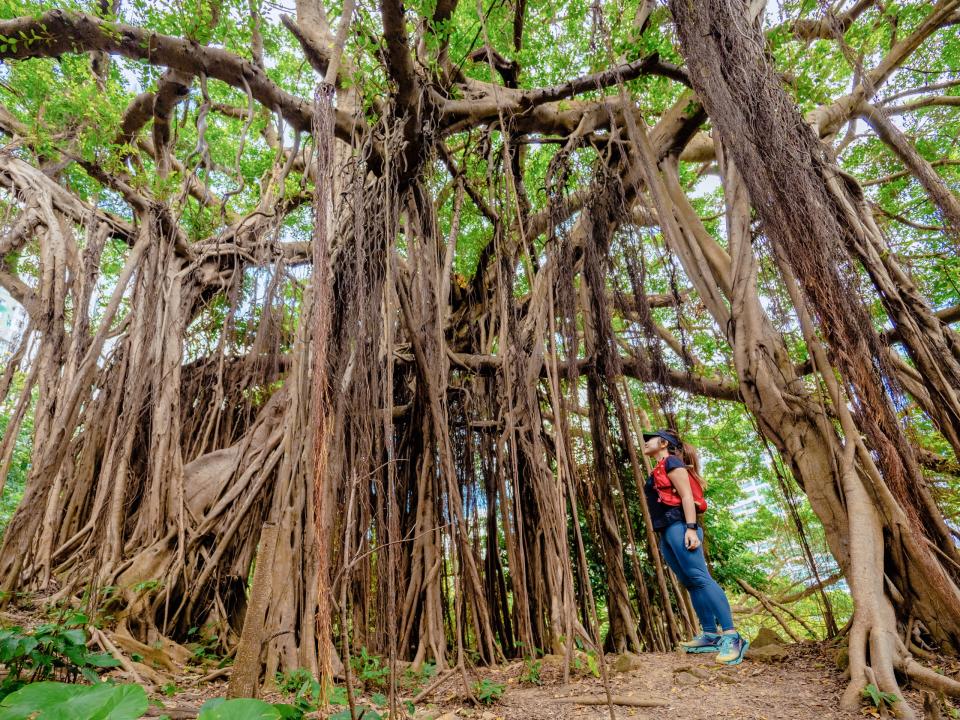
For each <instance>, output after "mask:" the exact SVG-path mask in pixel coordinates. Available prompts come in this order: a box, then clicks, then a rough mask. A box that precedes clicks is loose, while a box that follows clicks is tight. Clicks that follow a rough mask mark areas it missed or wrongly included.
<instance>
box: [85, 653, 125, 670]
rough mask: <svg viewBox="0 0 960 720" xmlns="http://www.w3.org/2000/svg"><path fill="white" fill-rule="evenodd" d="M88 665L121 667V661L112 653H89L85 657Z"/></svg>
mask: <svg viewBox="0 0 960 720" xmlns="http://www.w3.org/2000/svg"><path fill="white" fill-rule="evenodd" d="M84 660H85V661H86V663H87V664H88V665H93V666H94V667H101V668H112V667H120V664H121V663H120V661H119V660H117V659H116V658H115V657H114V656H113V655H111V654H110V653H88V654H87V656H86V657H85V658H84Z"/></svg>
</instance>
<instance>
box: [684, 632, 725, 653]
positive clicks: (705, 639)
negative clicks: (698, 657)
mask: <svg viewBox="0 0 960 720" xmlns="http://www.w3.org/2000/svg"><path fill="white" fill-rule="evenodd" d="M722 637H723V636H722V635H717V633H711V632H702V633H700V634H699V635H697V636H696V637H695V638H694V639H693V640H684V641H683V642H681V643H680V647H681V648H683V649H684V650H686V651H687V652H688V653H712V652H720V640H721V638H722Z"/></svg>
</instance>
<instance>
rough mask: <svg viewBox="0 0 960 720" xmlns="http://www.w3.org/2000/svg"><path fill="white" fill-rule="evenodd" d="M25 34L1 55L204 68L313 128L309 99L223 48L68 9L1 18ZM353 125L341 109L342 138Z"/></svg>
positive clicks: (3, 31)
mask: <svg viewBox="0 0 960 720" xmlns="http://www.w3.org/2000/svg"><path fill="white" fill-rule="evenodd" d="M20 33H24V35H25V36H26V37H28V38H31V40H29V41H22V42H19V43H17V44H16V45H8V46H7V49H6V50H4V51H3V52H0V60H25V59H27V58H38V57H54V58H55V57H59V56H60V55H64V54H68V53H77V52H89V51H93V50H97V51H102V52H106V53H110V54H116V55H122V56H124V57H127V58H130V59H132V60H142V61H145V62H148V63H150V64H151V65H161V66H165V67H168V68H172V69H174V70H180V71H182V72H185V73H193V74H199V73H201V72H202V73H205V74H206V75H207V76H208V77H212V78H216V79H217V80H221V81H222V82H225V83H227V84H228V85H230V86H232V87H235V88H238V89H243V88H244V85H245V83H246V85H248V86H249V87H250V91H251V93H252V94H253V96H254V98H255V99H256V100H257V102H259V103H260V104H261V105H263V106H265V107H267V108H269V109H271V110H275V111H277V112H279V113H280V114H281V115H283V117H284V119H285V120H286V121H287V122H289V123H290V124H291V125H292V126H293V127H294V128H295V129H297V130H299V131H306V132H309V131H310V128H311V126H312V117H313V110H312V103H311V101H310V100H307V99H304V98H299V97H296V96H294V95H291V94H290V93H288V92H286V91H285V90H283V89H282V88H280V87H279V86H278V85H277V84H276V83H274V82H273V81H272V80H271V79H270V78H269V77H267V75H266V73H265V72H264V71H263V70H262V69H261V68H259V67H257V66H256V65H255V64H254V63H252V62H250V61H249V60H246V59H244V58H241V57H239V56H237V55H234V54H233V53H231V52H228V51H226V50H223V49H221V48H216V47H209V46H206V45H200V44H199V43H196V42H194V41H193V40H189V39H186V38H177V37H171V36H169V35H161V34H159V33H154V32H151V31H149V30H144V29H142V28H138V27H133V26H132V25H126V24H124V23H112V22H106V21H104V20H101V19H99V18H97V17H94V16H92V15H87V14H84V13H75V12H68V11H64V10H51V11H50V12H47V13H44V14H43V15H41V16H39V17H19V18H13V19H11V20H5V21H2V22H0V35H4V36H7V37H20ZM354 127H355V122H354V119H353V118H351V117H349V116H347V115H346V114H345V113H343V112H341V111H336V134H337V137H338V138H340V139H342V140H349V139H350V138H351V137H352V136H353V134H354Z"/></svg>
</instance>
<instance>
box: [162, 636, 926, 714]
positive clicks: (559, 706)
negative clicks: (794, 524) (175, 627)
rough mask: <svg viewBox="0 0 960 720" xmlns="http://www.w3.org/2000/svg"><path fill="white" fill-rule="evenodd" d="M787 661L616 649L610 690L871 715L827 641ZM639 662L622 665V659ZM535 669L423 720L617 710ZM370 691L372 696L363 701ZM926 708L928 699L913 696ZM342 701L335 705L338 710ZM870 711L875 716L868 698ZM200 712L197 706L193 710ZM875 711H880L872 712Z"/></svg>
mask: <svg viewBox="0 0 960 720" xmlns="http://www.w3.org/2000/svg"><path fill="white" fill-rule="evenodd" d="M783 650H784V652H783V653H782V655H783V657H782V659H780V660H779V661H778V662H774V663H770V662H762V661H758V660H751V659H747V660H744V662H743V663H741V664H740V665H738V666H734V667H727V666H722V665H718V664H716V663H715V662H714V660H713V656H712V655H687V654H680V653H648V654H643V655H640V656H626V657H627V658H628V659H629V662H628V663H626V662H624V656H621V657H619V658H618V657H615V656H608V658H607V663H608V668H609V678H610V685H611V692H612V694H614V695H616V696H621V697H628V698H636V699H642V700H662V701H664V702H665V703H666V705H662V706H659V707H650V708H641V707H626V706H618V707H617V708H616V716H617V718H631V719H635V720H646V719H647V718H651V719H653V718H665V717H670V718H684V719H689V720H701V719H703V720H706V719H707V718H729V719H731V720H741V719H742V720H800V719H801V718H802V719H806V718H822V719H824V720H834V719H838V720H839V719H840V718H843V719H845V720H850V719H851V718H858V717H859V718H862V717H864V714H860V713H845V712H842V711H841V710H840V709H839V707H838V706H839V698H840V694H841V692H842V691H843V688H844V684H845V680H844V676H843V673H842V672H841V671H840V670H839V669H838V668H837V666H836V663H835V659H834V652H835V651H833V650H830V649H826V648H823V647H821V646H820V645H818V644H813V643H805V644H803V645H787V646H784V648H783ZM627 664H629V665H632V667H630V668H629V669H625V670H624V671H619V672H618V671H617V670H616V669H615V668H616V666H617V665H620V666H621V667H624V666H625V665H627ZM526 670H527V668H526V667H525V666H524V664H523V663H522V662H513V663H509V664H506V665H503V666H499V667H496V668H478V669H477V670H476V671H475V672H471V673H470V680H471V682H472V681H474V680H478V681H482V680H483V679H487V680H488V681H489V682H491V683H499V684H502V685H503V686H504V688H505V690H504V693H503V696H502V697H501V698H500V700H499V701H497V702H495V703H493V704H491V705H488V706H485V705H480V706H474V705H473V704H471V703H470V702H469V701H468V700H467V699H466V696H465V692H464V689H463V683H462V681H461V680H460V679H459V677H452V678H451V679H450V680H449V681H447V682H446V683H444V684H443V685H441V686H440V687H439V688H438V689H437V691H436V692H434V693H433V694H432V695H431V696H430V697H429V698H427V699H425V700H424V701H422V702H421V703H420V704H419V705H418V706H417V708H416V711H415V718H416V720H560V719H562V718H571V719H580V718H582V719H583V720H594V719H596V720H602V719H603V718H608V717H609V712H608V709H607V707H606V705H599V706H582V705H578V704H576V703H574V702H570V701H569V700H566V699H565V698H574V697H576V698H599V697H602V696H603V692H604V691H603V683H602V682H601V681H600V680H599V679H597V678H595V677H593V676H590V675H587V676H586V677H584V676H583V675H581V676H579V677H576V676H572V677H571V681H570V682H569V683H568V684H564V683H563V677H562V665H561V664H560V663H559V662H556V661H555V660H554V659H553V658H551V657H550V656H548V657H547V658H546V659H545V660H544V661H543V663H542V665H541V677H540V681H541V684H540V685H533V684H530V683H529V682H523V681H522V680H521V677H522V676H523V675H524V673H525V671H526ZM225 693H226V682H212V683H208V684H206V685H204V686H201V687H197V688H195V689H193V690H186V691H183V692H178V693H177V694H176V695H174V696H173V697H162V700H163V701H164V703H165V705H166V706H167V709H166V710H159V709H158V710H157V712H158V714H163V713H170V714H171V716H172V717H173V718H174V719H175V718H176V717H177V716H178V715H179V713H177V712H176V711H174V712H173V713H171V709H174V708H175V709H177V710H180V711H182V713H183V714H182V715H180V717H189V716H190V715H189V714H188V713H189V711H190V710H191V709H192V708H198V707H199V706H200V705H201V704H202V703H203V701H204V700H205V699H207V698H209V697H217V696H223V695H224V694H225ZM367 697H369V695H365V697H364V699H366V698H367ZM264 699H265V700H269V701H273V702H289V701H290V696H289V695H287V694H284V693H279V692H270V693H266V694H265V696H264ZM911 700H912V701H913V702H915V703H916V705H915V707H918V708H919V707H920V706H921V704H922V703H921V702H920V701H919V698H915V697H911ZM337 709H338V708H334V710H337ZM864 710H865V711H866V712H867V713H870V710H869V708H868V707H867V706H866V705H865V707H864ZM194 712H196V710H194ZM870 714H872V713H870Z"/></svg>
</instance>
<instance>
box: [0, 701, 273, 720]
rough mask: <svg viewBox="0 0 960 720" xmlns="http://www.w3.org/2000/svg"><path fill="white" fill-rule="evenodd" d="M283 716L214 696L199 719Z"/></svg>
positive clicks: (262, 705) (260, 704)
mask: <svg viewBox="0 0 960 720" xmlns="http://www.w3.org/2000/svg"><path fill="white" fill-rule="evenodd" d="M283 717H284V716H283V715H281V714H280V711H279V710H277V708H275V707H274V706H273V705H270V704H269V703H265V702H264V701H263V700H254V699H253V698H235V699H233V700H224V699H223V698H214V699H213V700H208V701H207V702H205V703H204V704H203V707H202V708H200V715H199V717H198V718H197V720H281V719H282V718H283ZM0 720H2V719H0Z"/></svg>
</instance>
